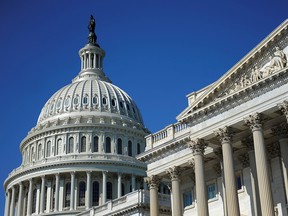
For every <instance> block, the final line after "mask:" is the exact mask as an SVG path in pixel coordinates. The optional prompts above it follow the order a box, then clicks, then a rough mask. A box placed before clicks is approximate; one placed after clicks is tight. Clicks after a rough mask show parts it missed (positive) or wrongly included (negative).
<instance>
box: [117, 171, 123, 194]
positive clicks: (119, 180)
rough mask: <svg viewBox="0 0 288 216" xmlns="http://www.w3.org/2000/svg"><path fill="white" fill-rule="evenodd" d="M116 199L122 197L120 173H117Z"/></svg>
mask: <svg viewBox="0 0 288 216" xmlns="http://www.w3.org/2000/svg"><path fill="white" fill-rule="evenodd" d="M117 188H118V193H117V194H118V198H120V197H121V196H122V173H118V187H117Z"/></svg>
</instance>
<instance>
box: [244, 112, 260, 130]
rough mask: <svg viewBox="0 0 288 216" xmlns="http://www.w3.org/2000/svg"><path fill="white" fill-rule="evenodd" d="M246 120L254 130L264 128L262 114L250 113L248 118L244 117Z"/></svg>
mask: <svg viewBox="0 0 288 216" xmlns="http://www.w3.org/2000/svg"><path fill="white" fill-rule="evenodd" d="M244 122H245V124H246V125H247V126H249V127H250V128H251V129H252V131H254V130H259V129H261V128H262V124H263V118H262V114H261V113H255V114H253V115H249V116H248V117H247V118H244Z"/></svg>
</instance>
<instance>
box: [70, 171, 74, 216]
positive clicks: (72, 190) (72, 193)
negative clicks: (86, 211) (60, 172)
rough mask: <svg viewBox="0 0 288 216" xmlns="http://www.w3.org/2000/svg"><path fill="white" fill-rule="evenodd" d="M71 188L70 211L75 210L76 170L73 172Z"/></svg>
mask: <svg viewBox="0 0 288 216" xmlns="http://www.w3.org/2000/svg"><path fill="white" fill-rule="evenodd" d="M70 175H71V189H70V194H71V195H70V211H73V210H75V207H74V206H75V202H74V200H75V172H71V173H70Z"/></svg>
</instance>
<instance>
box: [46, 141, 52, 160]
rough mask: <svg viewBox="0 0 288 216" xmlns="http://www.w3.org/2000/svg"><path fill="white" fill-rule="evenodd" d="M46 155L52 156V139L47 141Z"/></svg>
mask: <svg viewBox="0 0 288 216" xmlns="http://www.w3.org/2000/svg"><path fill="white" fill-rule="evenodd" d="M46 156H47V157H50V156H51V141H48V142H47V146H46Z"/></svg>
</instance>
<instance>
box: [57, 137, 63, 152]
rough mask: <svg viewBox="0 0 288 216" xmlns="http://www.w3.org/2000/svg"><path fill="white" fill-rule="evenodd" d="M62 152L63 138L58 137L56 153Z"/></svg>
mask: <svg viewBox="0 0 288 216" xmlns="http://www.w3.org/2000/svg"><path fill="white" fill-rule="evenodd" d="M61 152H62V139H58V140H57V146H56V155H59V154H61Z"/></svg>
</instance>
